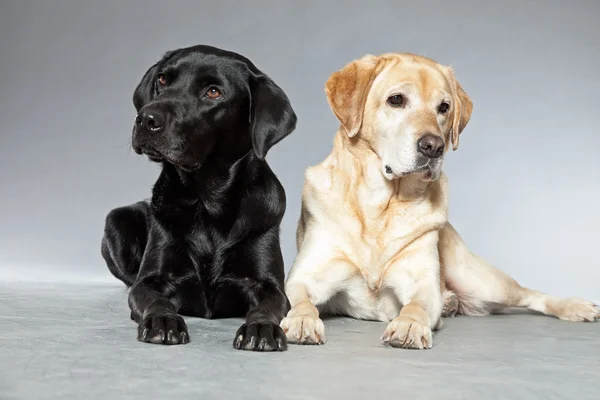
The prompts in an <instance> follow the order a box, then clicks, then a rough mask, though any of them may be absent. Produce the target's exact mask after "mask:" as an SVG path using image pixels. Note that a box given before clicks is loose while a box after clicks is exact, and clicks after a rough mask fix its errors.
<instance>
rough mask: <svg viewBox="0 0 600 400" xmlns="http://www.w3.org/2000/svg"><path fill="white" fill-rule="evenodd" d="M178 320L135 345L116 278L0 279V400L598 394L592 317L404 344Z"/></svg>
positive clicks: (472, 324) (337, 328)
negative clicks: (76, 281)
mask: <svg viewBox="0 0 600 400" xmlns="http://www.w3.org/2000/svg"><path fill="white" fill-rule="evenodd" d="M186 320H187V322H188V325H189V328H190V335H191V338H192V343H190V344H188V345H185V346H172V347H167V346H157V345H150V344H142V343H138V342H137V341H136V340H135V337H134V334H135V329H134V328H135V326H134V324H133V323H132V322H131V321H130V320H129V313H128V309H127V305H126V293H125V291H124V289H123V288H122V287H120V286H89V285H88V286H77V285H50V284H43V285H42V284H40V285H33V284H11V285H7V284H3V285H0V324H1V326H0V399H2V400H15V399H28V400H29V399H104V400H111V399H148V398H152V399H169V400H170V399H192V398H194V399H200V398H201V399H229V398H234V399H246V398H247V399H361V400H372V399H411V400H413V399H453V400H455V399H528V400H532V399H578V400H582V399H596V400H597V399H600V323H594V324H576V323H568V322H562V321H558V320H555V319H552V318H548V317H542V316H537V315H500V316H493V317H485V318H467V317H459V318H455V319H452V320H446V325H445V327H444V329H443V330H442V331H440V332H438V333H437V334H436V335H435V336H434V348H433V349H432V350H429V351H416V350H412V351H411V350H397V349H392V348H386V347H384V346H383V345H382V344H381V343H380V341H379V337H380V336H381V333H382V332H383V330H384V328H385V324H383V323H375V322H364V321H353V320H349V319H342V318H337V319H328V320H326V321H325V324H326V327H327V329H328V338H329V342H328V343H327V344H326V345H324V346H317V347H311V346H292V347H291V348H290V350H289V351H287V352H283V353H269V354H261V353H251V352H242V351H236V350H234V349H233V348H232V347H231V341H232V338H233V334H234V332H235V329H236V328H237V327H238V325H239V324H240V320H221V321H207V320H201V319H195V318H187V319H186Z"/></svg>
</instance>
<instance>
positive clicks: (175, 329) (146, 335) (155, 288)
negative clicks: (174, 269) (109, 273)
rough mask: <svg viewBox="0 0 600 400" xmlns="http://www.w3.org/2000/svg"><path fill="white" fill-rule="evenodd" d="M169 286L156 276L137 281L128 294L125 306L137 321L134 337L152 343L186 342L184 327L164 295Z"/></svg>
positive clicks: (187, 337) (173, 307)
mask: <svg viewBox="0 0 600 400" xmlns="http://www.w3.org/2000/svg"><path fill="white" fill-rule="evenodd" d="M169 290H170V288H169V285H168V284H167V283H166V282H165V281H163V280H162V279H161V278H160V277H155V276H148V277H144V278H142V279H139V280H138V281H137V282H136V283H135V284H134V285H133V287H132V288H131V292H130V293H129V307H130V308H131V312H132V314H134V315H136V321H138V323H139V325H138V334H137V338H138V340H139V341H141V342H148V343H155V344H185V343H188V342H189V341H190V338H189V334H188V330H187V325H186V323H185V321H184V320H183V318H182V317H181V316H180V315H178V314H177V309H176V308H175V305H174V304H173V302H171V300H169V298H168V297H167V296H166V295H165V294H166V292H167V291H169Z"/></svg>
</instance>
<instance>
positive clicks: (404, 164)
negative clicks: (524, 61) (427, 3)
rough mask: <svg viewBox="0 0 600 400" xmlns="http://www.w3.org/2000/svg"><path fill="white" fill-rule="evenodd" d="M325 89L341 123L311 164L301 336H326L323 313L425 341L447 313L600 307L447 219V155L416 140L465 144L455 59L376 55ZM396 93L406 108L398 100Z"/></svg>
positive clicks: (593, 314)
mask: <svg viewBox="0 0 600 400" xmlns="http://www.w3.org/2000/svg"><path fill="white" fill-rule="evenodd" d="M326 93H327V96H328V101H329V103H330V105H331V108H332V110H333V112H334V114H335V115H336V116H337V118H338V119H339V120H340V123H341V126H340V129H339V130H338V132H337V134H336V136H335V139H334V144H333V150H332V152H331V154H330V155H329V156H328V157H327V158H326V159H325V160H324V161H323V162H321V163H320V164H318V165H316V166H313V167H310V168H308V169H307V171H306V174H305V184H304V190H303V195H302V211H301V217H300V221H299V223H298V229H297V247H298V255H297V258H296V260H295V262H294V265H293V267H292V269H291V271H290V274H289V276H288V279H287V282H286V293H287V295H288V297H289V299H290V302H291V305H292V309H291V310H290V312H289V313H288V315H287V317H286V318H285V319H283V321H282V322H281V327H282V328H283V330H284V332H286V335H287V338H288V340H289V341H290V342H291V343H305V344H321V343H324V342H325V341H326V337H325V328H324V324H323V322H322V321H321V319H320V317H319V316H320V314H321V313H324V314H335V315H345V316H350V317H353V318H357V319H365V320H378V321H390V322H389V325H388V326H387V328H386V330H385V331H384V333H383V336H382V340H383V341H384V342H385V343H386V344H389V345H391V346H394V347H403V348H418V349H422V348H430V347H431V346H432V344H433V340H432V331H434V330H435V329H438V328H440V327H441V317H442V315H444V316H453V315H455V314H456V313H460V314H465V315H485V314H488V313H490V312H492V311H496V310H499V309H502V308H505V307H526V308H528V309H531V310H535V311H539V312H541V313H544V314H547V315H551V316H555V317H558V318H561V319H564V320H568V321H593V320H595V319H596V318H599V317H600V308H599V307H597V306H595V305H594V304H592V303H590V302H588V301H585V300H581V299H576V298H570V299H563V298H557V297H552V296H548V295H546V294H544V293H541V292H538V291H533V290H530V289H526V288H523V287H521V286H520V285H519V284H518V283H517V282H516V281H514V280H513V279H512V278H510V277H509V276H507V275H506V274H505V273H503V272H502V271H500V270H498V269H496V268H494V267H493V266H491V265H490V264H488V263H487V262H485V261H484V260H482V259H480V258H479V257H477V256H476V255H474V254H472V253H471V252H470V251H469V250H468V248H467V247H466V245H465V244H464V242H463V241H462V239H461V238H460V236H459V235H458V233H457V232H456V231H455V230H454V228H453V227H452V226H451V225H450V223H449V222H448V220H447V214H448V189H447V184H448V183H447V178H446V176H445V175H444V174H443V173H442V163H443V156H442V157H440V158H439V159H430V160H428V159H427V158H426V157H425V158H424V157H423V156H422V155H420V154H419V152H418V151H417V145H416V143H417V140H418V139H419V138H420V137H422V136H423V135H424V134H425V133H429V134H433V135H436V136H439V137H441V138H442V139H443V140H444V143H445V150H446V151H447V150H449V148H450V147H452V148H453V149H456V148H458V142H459V141H458V139H459V134H460V133H461V132H462V130H463V129H464V128H465V126H466V125H467V123H468V121H469V118H470V116H471V111H472V103H471V100H470V98H469V96H468V95H467V94H466V93H465V92H464V90H463V89H462V87H461V86H460V84H459V83H458V82H457V81H456V79H455V77H454V74H453V71H452V70H451V69H450V68H449V67H445V66H443V65H440V64H438V63H436V62H434V61H432V60H429V59H426V58H424V57H420V56H416V55H412V54H405V53H388V54H383V55H381V56H372V55H367V56H365V57H363V58H361V59H359V60H355V61H353V62H351V63H350V64H348V65H346V66H345V67H344V68H343V69H341V70H340V71H337V72H335V73H334V74H332V75H331V77H330V78H329V80H328V81H327V84H326ZM394 95H401V96H402V98H403V99H404V104H403V106H401V107H398V106H392V105H390V104H389V102H388V99H389V98H390V96H394ZM442 102H444V103H447V104H448V106H449V109H448V110H447V112H441V111H440V110H441V109H440V104H441V103H442Z"/></svg>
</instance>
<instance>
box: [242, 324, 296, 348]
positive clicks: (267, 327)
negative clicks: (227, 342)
mask: <svg viewBox="0 0 600 400" xmlns="http://www.w3.org/2000/svg"><path fill="white" fill-rule="evenodd" d="M233 347H235V348H236V349H238V350H253V351H283V350H285V349H287V342H286V339H285V334H284V333H283V330H282V329H281V328H280V327H279V325H277V324H274V323H273V322H268V321H267V322H250V323H248V324H244V325H242V326H241V327H240V329H238V331H237V333H236V334H235V339H233Z"/></svg>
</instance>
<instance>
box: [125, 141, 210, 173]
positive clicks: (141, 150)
mask: <svg viewBox="0 0 600 400" xmlns="http://www.w3.org/2000/svg"><path fill="white" fill-rule="evenodd" d="M132 147H133V151H135V152H136V153H137V154H139V155H145V156H146V157H148V159H149V160H150V161H153V162H164V161H166V162H168V163H169V164H173V165H174V166H176V167H179V168H181V169H182V170H183V171H186V172H193V171H195V170H197V169H199V168H200V166H201V164H199V163H195V164H186V163H182V162H180V161H178V160H176V159H175V158H173V157H169V156H168V155H166V154H163V153H161V152H160V151H158V150H156V149H155V148H153V147H150V146H132Z"/></svg>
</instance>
